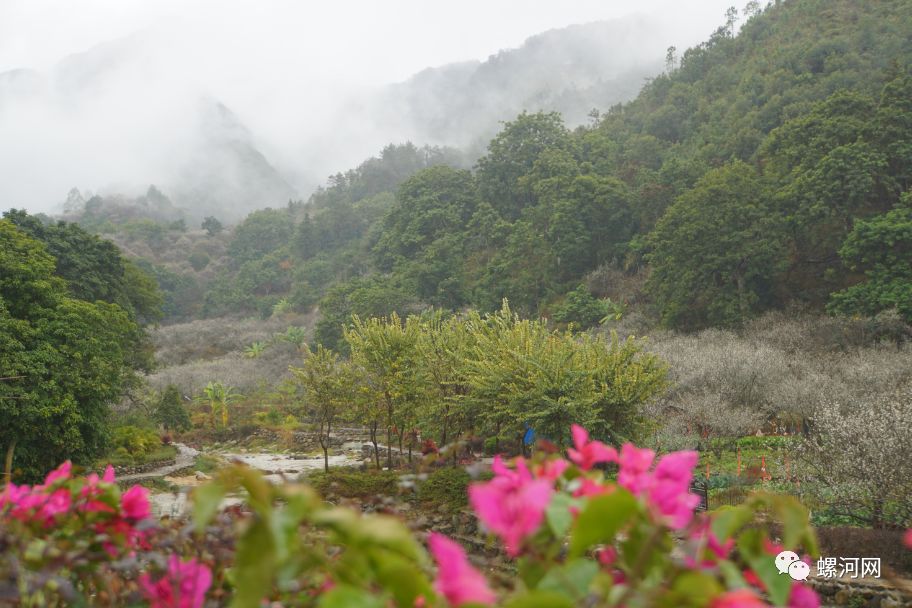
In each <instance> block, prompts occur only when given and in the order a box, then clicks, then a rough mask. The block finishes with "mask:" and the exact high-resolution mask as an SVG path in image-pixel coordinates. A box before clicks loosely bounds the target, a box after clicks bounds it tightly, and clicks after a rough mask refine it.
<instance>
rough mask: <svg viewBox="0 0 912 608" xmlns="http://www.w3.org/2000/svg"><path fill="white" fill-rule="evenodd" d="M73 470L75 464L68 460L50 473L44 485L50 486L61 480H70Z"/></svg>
mask: <svg viewBox="0 0 912 608" xmlns="http://www.w3.org/2000/svg"><path fill="white" fill-rule="evenodd" d="M72 470H73V464H72V463H71V462H70V461H69V460H67V461H66V462H64V463H63V464H62V465H60V466H59V467H57V468H56V469H54V470H53V471H51V472H50V473H48V476H47V478H46V479H45V480H44V485H45V486H49V485H51V484H52V483H54V482H56V481H60V480H65V479H69V478H70V472H71V471H72Z"/></svg>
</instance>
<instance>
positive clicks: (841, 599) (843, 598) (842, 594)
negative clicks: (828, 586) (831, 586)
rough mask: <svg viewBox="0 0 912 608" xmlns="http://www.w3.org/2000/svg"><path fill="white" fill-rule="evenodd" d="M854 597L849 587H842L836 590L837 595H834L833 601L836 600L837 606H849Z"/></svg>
mask: <svg viewBox="0 0 912 608" xmlns="http://www.w3.org/2000/svg"><path fill="white" fill-rule="evenodd" d="M851 599H852V593H851V592H850V591H849V590H848V589H840V590H839V591H837V592H836V595H835V596H834V597H833V601H835V602H836V605H837V606H848V605H849V600H851Z"/></svg>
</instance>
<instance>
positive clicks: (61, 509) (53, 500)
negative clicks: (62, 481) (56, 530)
mask: <svg viewBox="0 0 912 608" xmlns="http://www.w3.org/2000/svg"><path fill="white" fill-rule="evenodd" d="M71 504H72V497H71V496H70V491H69V490H67V489H66V488H60V489H59V490H55V491H54V492H53V493H52V494H51V495H50V496H49V497H48V499H47V501H45V503H44V504H43V505H41V515H42V517H44V519H45V521H50V520H52V519H54V518H55V517H57V516H58V515H60V514H62V513H66V512H67V511H69V510H70V505H71Z"/></svg>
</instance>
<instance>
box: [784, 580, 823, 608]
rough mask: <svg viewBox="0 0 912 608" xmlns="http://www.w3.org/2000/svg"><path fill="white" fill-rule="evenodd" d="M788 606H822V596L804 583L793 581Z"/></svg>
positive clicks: (816, 607) (809, 607)
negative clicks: (818, 595)
mask: <svg viewBox="0 0 912 608" xmlns="http://www.w3.org/2000/svg"><path fill="white" fill-rule="evenodd" d="M788 608H820V598H819V597H817V593H816V592H815V591H814V590H813V589H811V588H810V587H808V586H807V585H804V584H802V583H798V582H796V583H792V589H791V591H789V597H788Z"/></svg>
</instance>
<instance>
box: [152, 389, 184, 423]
mask: <svg viewBox="0 0 912 608" xmlns="http://www.w3.org/2000/svg"><path fill="white" fill-rule="evenodd" d="M154 416H155V421H156V422H157V423H158V424H160V425H162V427H163V428H164V429H166V430H168V431H188V430H190V414H188V413H187V409H186V408H185V407H184V403H183V397H182V396H181V393H180V390H178V388H177V387H176V386H174V385H173V384H169V385H168V386H167V387H166V388H165V390H164V391H162V394H161V398H160V399H159V400H158V403H157V404H156V406H155V411H154Z"/></svg>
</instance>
